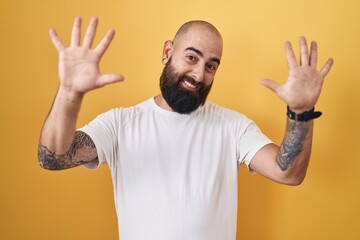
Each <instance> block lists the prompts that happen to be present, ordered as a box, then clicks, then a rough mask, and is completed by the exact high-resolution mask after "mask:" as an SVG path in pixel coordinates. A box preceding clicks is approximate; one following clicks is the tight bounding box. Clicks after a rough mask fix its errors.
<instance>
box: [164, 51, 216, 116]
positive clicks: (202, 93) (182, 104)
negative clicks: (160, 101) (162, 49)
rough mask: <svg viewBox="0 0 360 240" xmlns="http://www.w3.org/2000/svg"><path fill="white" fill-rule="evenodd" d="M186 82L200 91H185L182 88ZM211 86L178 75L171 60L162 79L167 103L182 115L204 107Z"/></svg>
mask: <svg viewBox="0 0 360 240" xmlns="http://www.w3.org/2000/svg"><path fill="white" fill-rule="evenodd" d="M184 80H186V81H188V82H190V83H191V84H193V85H195V86H197V88H198V89H197V90H196V91H189V90H187V89H185V88H184V87H182V86H181V83H182V82H183V81H184ZM211 86H212V83H211V84H210V85H209V86H205V84H204V83H203V82H196V81H195V79H194V78H192V77H189V76H186V75H185V74H178V73H176V70H175V69H174V67H173V66H172V65H171V58H170V59H169V61H168V63H167V64H166V66H165V67H164V70H163V72H162V74H161V77H160V89H161V93H162V95H163V97H164V99H165V101H166V102H167V104H168V105H169V106H170V107H171V109H172V110H173V111H174V112H177V113H181V114H189V113H191V112H193V111H195V110H196V109H197V108H198V107H199V106H202V105H204V103H205V101H206V98H207V96H208V94H209V92H210V90H211Z"/></svg>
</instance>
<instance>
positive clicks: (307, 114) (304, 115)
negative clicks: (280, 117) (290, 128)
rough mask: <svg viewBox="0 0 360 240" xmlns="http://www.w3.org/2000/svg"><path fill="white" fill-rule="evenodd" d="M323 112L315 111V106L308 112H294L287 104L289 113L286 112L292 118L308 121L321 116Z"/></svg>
mask: <svg viewBox="0 0 360 240" xmlns="http://www.w3.org/2000/svg"><path fill="white" fill-rule="evenodd" d="M321 114H322V112H315V108H313V109H311V110H310V111H308V112H303V113H294V112H293V111H291V110H290V108H289V106H287V113H286V115H287V116H288V117H289V118H290V119H292V120H295V121H300V122H307V121H310V120H312V119H315V118H318V117H320V116H321Z"/></svg>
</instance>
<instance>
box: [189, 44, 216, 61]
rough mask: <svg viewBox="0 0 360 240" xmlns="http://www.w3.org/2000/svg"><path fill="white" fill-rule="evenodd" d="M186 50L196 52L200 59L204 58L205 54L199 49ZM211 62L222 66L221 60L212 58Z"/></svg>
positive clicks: (190, 48)
mask: <svg viewBox="0 0 360 240" xmlns="http://www.w3.org/2000/svg"><path fill="white" fill-rule="evenodd" d="M185 50H190V51H193V52H196V54H197V55H199V56H200V57H204V54H203V53H202V52H201V51H200V50H199V49H196V48H194V47H188V48H186V49H185ZM210 61H212V62H216V63H217V64H218V65H220V59H219V58H210Z"/></svg>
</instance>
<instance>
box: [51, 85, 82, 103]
mask: <svg viewBox="0 0 360 240" xmlns="http://www.w3.org/2000/svg"><path fill="white" fill-rule="evenodd" d="M57 94H58V96H60V97H61V98H62V99H64V100H67V101H71V102H78V101H80V102H81V101H82V99H83V97H84V93H80V92H75V91H71V90H68V89H66V88H65V87H62V86H61V85H60V87H59V89H58V93H57Z"/></svg>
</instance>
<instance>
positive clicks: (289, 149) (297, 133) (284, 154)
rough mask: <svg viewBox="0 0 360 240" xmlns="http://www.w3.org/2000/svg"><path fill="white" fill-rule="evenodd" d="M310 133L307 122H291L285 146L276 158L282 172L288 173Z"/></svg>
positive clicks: (282, 146) (284, 142)
mask: <svg viewBox="0 0 360 240" xmlns="http://www.w3.org/2000/svg"><path fill="white" fill-rule="evenodd" d="M308 131H309V126H308V123H307V122H295V121H289V123H288V126H287V130H286V134H285V138H284V141H283V144H282V145H281V148H280V151H279V154H278V156H277V158H276V163H277V165H278V166H279V167H280V169H281V170H282V171H286V170H287V169H288V168H289V167H290V166H291V164H292V163H293V162H294V160H295V158H296V157H297V156H298V155H299V154H300V152H301V151H302V147H303V142H304V139H305V137H306V135H307V133H308Z"/></svg>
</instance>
